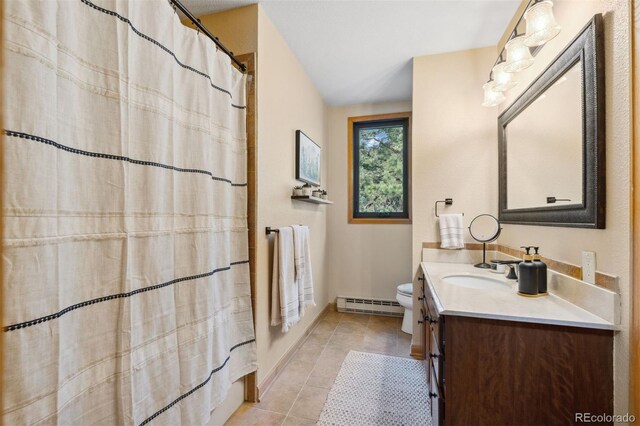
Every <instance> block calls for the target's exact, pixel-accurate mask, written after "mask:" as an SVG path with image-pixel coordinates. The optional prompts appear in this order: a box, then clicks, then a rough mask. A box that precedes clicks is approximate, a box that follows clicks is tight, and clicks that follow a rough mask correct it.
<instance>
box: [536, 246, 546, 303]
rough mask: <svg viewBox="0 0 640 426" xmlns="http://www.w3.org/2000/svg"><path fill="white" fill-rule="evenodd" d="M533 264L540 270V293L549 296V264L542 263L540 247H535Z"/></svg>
mask: <svg viewBox="0 0 640 426" xmlns="http://www.w3.org/2000/svg"><path fill="white" fill-rule="evenodd" d="M533 249H534V250H535V253H534V254H533V264H534V265H536V267H537V268H538V293H540V294H547V264H546V263H544V262H543V261H542V256H541V255H540V254H539V253H538V249H539V247H534V248H533Z"/></svg>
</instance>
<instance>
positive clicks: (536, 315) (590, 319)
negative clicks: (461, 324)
mask: <svg viewBox="0 0 640 426" xmlns="http://www.w3.org/2000/svg"><path fill="white" fill-rule="evenodd" d="M421 266H422V269H423V271H424V272H425V277H426V278H427V280H426V285H428V286H429V288H430V289H431V292H432V294H433V295H434V299H435V304H436V309H437V310H438V313H439V314H442V315H458V316H466V317H477V318H489V319H498V320H508V321H520V322H530V323H539V324H554V325H565V326H573V327H585V328H597V329H606V330H617V329H618V327H617V326H616V325H615V324H613V323H611V322H608V321H606V320H604V319H602V318H600V317H599V316H597V315H594V314H593V313H591V312H589V311H587V310H585V309H582V308H580V307H578V306H576V305H574V304H572V303H570V302H568V301H566V300H564V299H562V298H560V297H558V296H557V295H555V294H552V293H549V295H548V296H542V297H524V296H520V295H518V294H517V293H518V284H517V283H516V282H515V280H508V279H507V278H506V277H505V275H504V274H496V273H493V272H489V271H488V270H486V269H479V268H475V267H474V266H473V265H471V264H464V263H436V262H423V263H422V264H421ZM452 274H456V275H476V276H483V277H487V278H491V279H494V280H499V281H501V282H504V283H505V286H504V288H495V289H476V288H466V287H459V286H456V285H452V284H449V283H447V282H445V281H443V280H442V278H443V277H445V276H447V275H452Z"/></svg>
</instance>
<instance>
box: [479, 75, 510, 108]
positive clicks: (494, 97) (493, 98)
mask: <svg viewBox="0 0 640 426" xmlns="http://www.w3.org/2000/svg"><path fill="white" fill-rule="evenodd" d="M494 83H495V82H494V81H493V80H489V81H488V82H486V83H485V84H483V85H482V89H483V90H484V101H483V102H482V106H483V107H493V106H496V105H500V104H501V103H502V102H504V99H505V97H504V94H502V92H497V91H495V90H493V86H494Z"/></svg>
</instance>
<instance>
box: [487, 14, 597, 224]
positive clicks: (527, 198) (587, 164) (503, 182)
mask: <svg viewBox="0 0 640 426" xmlns="http://www.w3.org/2000/svg"><path fill="white" fill-rule="evenodd" d="M603 54H604V52H603V30H602V15H596V16H594V17H593V19H592V20H591V21H590V22H589V24H588V25H587V26H586V27H585V28H584V29H583V30H582V31H581V32H580V34H578V36H576V38H575V39H574V40H573V41H572V42H571V43H570V44H569V46H567V47H566V48H565V50H564V51H563V52H562V53H560V55H559V56H558V57H557V58H556V59H554V60H553V61H552V63H551V65H549V67H547V69H546V70H545V71H543V72H542V74H541V75H540V76H539V77H538V78H537V79H536V80H535V81H534V82H533V83H532V84H531V85H530V86H529V87H528V88H527V89H526V90H525V91H524V92H523V93H522V94H521V95H520V97H519V98H518V99H516V100H515V101H514V102H513V104H512V105H511V106H510V107H509V108H508V109H507V110H506V111H505V112H504V113H503V114H502V115H500V117H499V118H498V139H499V149H500V157H499V162H500V167H499V175H500V176H499V178H500V193H499V212H500V213H499V218H500V221H501V222H503V223H519V224H528V225H548V226H568V227H587V228H604V226H605V217H604V211H605V210H604V208H605V204H604V202H605V193H604V189H605V186H604V62H603V61H604V57H603Z"/></svg>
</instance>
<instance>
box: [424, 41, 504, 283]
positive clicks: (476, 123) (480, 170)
mask: <svg viewBox="0 0 640 426" xmlns="http://www.w3.org/2000/svg"><path fill="white" fill-rule="evenodd" d="M494 60H495V48H482V49H473V50H465V51H460V52H453V53H444V54H438V55H428V56H421V57H417V58H414V59H413V155H412V163H413V173H412V175H413V233H412V234H413V243H412V244H413V249H412V258H413V271H415V270H416V269H417V268H418V265H419V263H420V256H421V247H422V242H423V241H440V232H439V229H438V221H437V220H436V217H435V212H434V204H435V202H436V201H438V200H444V199H445V198H453V205H452V206H450V207H446V208H445V207H443V205H442V204H440V205H439V209H438V211H439V212H446V213H464V221H465V226H468V225H469V222H470V221H471V219H473V218H474V217H475V216H476V215H478V214H481V213H490V214H493V215H496V214H497V208H498V206H497V199H498V172H497V170H498V155H497V152H498V140H497V130H496V129H497V125H496V119H495V118H496V115H495V111H494V110H491V109H487V108H483V107H482V106H481V105H480V103H481V102H482V89H481V87H482V85H483V84H484V83H485V81H486V80H487V78H488V75H489V71H488V70H489V69H490V68H491V65H492V64H493V61H494ZM464 237H465V241H468V242H471V241H473V240H472V239H471V237H470V235H469V233H468V232H465V234H464Z"/></svg>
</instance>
